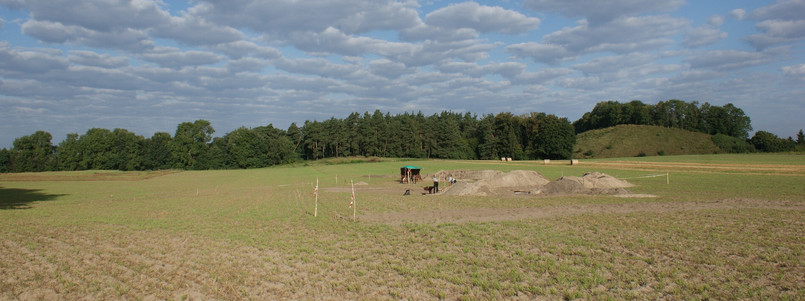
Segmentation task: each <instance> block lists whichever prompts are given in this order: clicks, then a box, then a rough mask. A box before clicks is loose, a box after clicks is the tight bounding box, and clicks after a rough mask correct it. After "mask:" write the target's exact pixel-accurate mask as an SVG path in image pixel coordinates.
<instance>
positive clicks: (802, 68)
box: [781, 64, 805, 81]
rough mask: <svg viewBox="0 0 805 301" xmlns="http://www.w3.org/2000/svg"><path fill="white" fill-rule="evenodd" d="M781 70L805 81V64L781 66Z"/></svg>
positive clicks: (787, 74)
mask: <svg viewBox="0 0 805 301" xmlns="http://www.w3.org/2000/svg"><path fill="white" fill-rule="evenodd" d="M781 70H782V71H783V74H785V75H786V76H790V77H793V78H797V79H799V80H802V81H805V64H798V65H791V66H784V67H782V68H781Z"/></svg>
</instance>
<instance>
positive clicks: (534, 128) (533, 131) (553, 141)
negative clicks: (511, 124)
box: [524, 113, 576, 159]
mask: <svg viewBox="0 0 805 301" xmlns="http://www.w3.org/2000/svg"><path fill="white" fill-rule="evenodd" d="M524 124H525V125H526V127H525V128H526V131H527V133H526V136H529V139H528V141H529V143H530V144H529V146H528V149H529V151H528V153H530V154H531V155H530V159H537V158H539V159H569V158H570V156H571V154H572V153H573V147H574V146H575V145H576V133H575V131H574V130H573V125H571V124H570V121H568V120H567V118H559V117H557V116H556V115H553V114H551V115H547V114H545V113H531V114H530V115H529V116H528V117H527V118H526V120H525V121H524Z"/></svg>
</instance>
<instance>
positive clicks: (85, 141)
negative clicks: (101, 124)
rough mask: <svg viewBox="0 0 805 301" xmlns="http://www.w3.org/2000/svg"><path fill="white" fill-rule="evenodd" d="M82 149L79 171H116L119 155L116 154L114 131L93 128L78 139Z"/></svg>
mask: <svg viewBox="0 0 805 301" xmlns="http://www.w3.org/2000/svg"><path fill="white" fill-rule="evenodd" d="M78 141H79V145H80V148H81V153H82V156H81V163H80V164H79V169H83V170H90V169H97V170H105V169H106V170H108V169H115V163H116V162H115V160H116V158H115V157H116V156H117V154H115V153H114V147H115V142H114V139H113V137H112V131H110V130H108V129H102V128H91V129H89V130H87V133H86V134H84V135H83V136H81V137H79V139H78Z"/></svg>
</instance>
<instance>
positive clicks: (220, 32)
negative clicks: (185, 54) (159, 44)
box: [153, 15, 245, 45]
mask: <svg viewBox="0 0 805 301" xmlns="http://www.w3.org/2000/svg"><path fill="white" fill-rule="evenodd" d="M153 34H154V36H157V37H161V38H168V39H172V40H175V41H178V42H180V43H184V44H188V45H216V44H222V43H230V42H237V41H241V40H243V39H244V38H245V35H244V34H243V33H241V32H240V31H238V30H237V29H234V28H232V27H228V26H218V25H215V24H212V23H210V22H208V21H207V20H205V19H203V18H200V17H197V16H192V15H184V16H181V17H170V21H169V22H165V23H163V24H160V25H159V26H155V27H154V28H153Z"/></svg>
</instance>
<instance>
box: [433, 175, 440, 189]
mask: <svg viewBox="0 0 805 301" xmlns="http://www.w3.org/2000/svg"><path fill="white" fill-rule="evenodd" d="M433 192H434V193H439V178H437V177H433Z"/></svg>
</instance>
